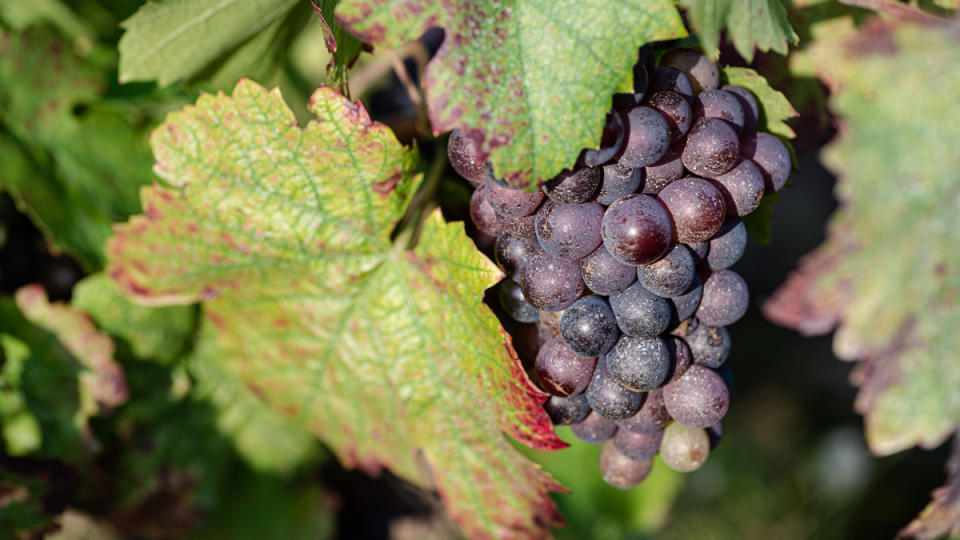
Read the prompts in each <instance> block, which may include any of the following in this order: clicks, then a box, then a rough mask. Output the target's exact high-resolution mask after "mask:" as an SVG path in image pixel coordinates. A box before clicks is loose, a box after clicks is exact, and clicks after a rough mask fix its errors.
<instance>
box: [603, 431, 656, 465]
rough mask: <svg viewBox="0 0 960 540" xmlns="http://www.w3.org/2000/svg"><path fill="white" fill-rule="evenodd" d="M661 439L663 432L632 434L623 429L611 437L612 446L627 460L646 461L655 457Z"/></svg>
mask: <svg viewBox="0 0 960 540" xmlns="http://www.w3.org/2000/svg"><path fill="white" fill-rule="evenodd" d="M662 438H663V430H660V431H654V432H653V433H632V432H630V431H627V430H625V429H618V430H617V434H616V435H614V436H613V444H614V445H616V447H617V450H619V451H620V453H621V454H623V455H625V456H627V457H628V458H630V459H633V460H636V461H646V460H648V459H653V456H655V455H657V451H658V450H660V439H662Z"/></svg>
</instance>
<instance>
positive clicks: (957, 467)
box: [900, 437, 960, 540]
mask: <svg viewBox="0 0 960 540" xmlns="http://www.w3.org/2000/svg"><path fill="white" fill-rule="evenodd" d="M900 534H901V535H902V536H909V537H913V538H919V539H920V540H933V539H935V538H943V537H946V536H950V537H951V538H953V537H956V536H960V439H957V438H956V437H954V441H953V451H952V452H951V453H950V459H949V461H947V483H946V485H944V486H942V487H939V488H937V489H935V490H934V491H933V502H931V503H930V504H929V505H927V507H926V508H924V509H923V512H921V513H920V515H919V516H917V518H916V519H914V520H913V521H912V522H910V524H909V525H907V526H906V527H905V528H904V529H903V530H902V531H900Z"/></svg>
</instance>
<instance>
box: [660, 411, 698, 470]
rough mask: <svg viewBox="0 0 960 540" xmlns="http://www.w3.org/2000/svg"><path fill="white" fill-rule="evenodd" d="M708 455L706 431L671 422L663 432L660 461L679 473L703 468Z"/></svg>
mask: <svg viewBox="0 0 960 540" xmlns="http://www.w3.org/2000/svg"><path fill="white" fill-rule="evenodd" d="M709 455H710V437H709V436H708V435H707V432H706V430H703V429H697V428H692V427H688V426H685V425H683V424H680V423H678V422H673V423H671V424H670V425H669V426H667V428H666V429H664V430H663V439H661V440H660V459H662V460H663V462H664V463H666V464H667V466H668V467H670V468H671V469H673V470H675V471H679V472H693V471H695V470H697V469H699V468H700V467H701V466H703V464H704V462H706V461H707V457H708V456H709Z"/></svg>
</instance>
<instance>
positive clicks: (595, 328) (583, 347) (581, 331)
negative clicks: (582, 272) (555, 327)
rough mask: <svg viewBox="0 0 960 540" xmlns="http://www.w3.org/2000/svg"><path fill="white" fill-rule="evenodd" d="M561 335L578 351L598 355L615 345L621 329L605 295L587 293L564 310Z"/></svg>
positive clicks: (586, 354)
mask: <svg viewBox="0 0 960 540" xmlns="http://www.w3.org/2000/svg"><path fill="white" fill-rule="evenodd" d="M560 335H561V336H562V337H563V342H564V343H565V344H566V345H567V348H569V349H570V350H571V351H573V352H575V353H576V354H579V355H580V356H588V357H597V356H600V355H603V354H607V352H608V351H609V350H610V349H611V348H612V347H613V345H614V344H615V343H616V342H617V338H618V337H620V329H619V328H618V327H617V320H616V318H615V317H614V315H613V310H611V309H610V304H609V303H608V302H607V300H606V299H605V298H602V297H599V296H585V297H583V298H581V299H580V300H577V301H576V302H574V303H573V305H572V306H570V307H568V308H567V309H565V310H564V311H563V317H562V318H561V320H560Z"/></svg>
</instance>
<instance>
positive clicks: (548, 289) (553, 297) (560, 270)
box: [520, 252, 584, 311]
mask: <svg viewBox="0 0 960 540" xmlns="http://www.w3.org/2000/svg"><path fill="white" fill-rule="evenodd" d="M520 276H521V277H520V287H521V289H522V290H523V295H524V296H525V297H526V298H527V301H528V302H530V303H531V304H532V305H533V306H534V307H535V308H537V309H539V310H540V311H560V310H561V309H564V308H565V307H567V306H569V305H570V304H572V303H574V302H576V300H577V298H580V295H581V294H583V289H584V285H583V279H582V278H581V277H580V264H579V263H578V262H577V261H568V260H565V259H558V258H556V257H553V256H551V255H550V254H549V253H545V252H540V253H538V254H537V255H535V256H534V257H533V258H532V259H530V261H528V262H527V264H525V265H524V266H523V270H521V272H520Z"/></svg>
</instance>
